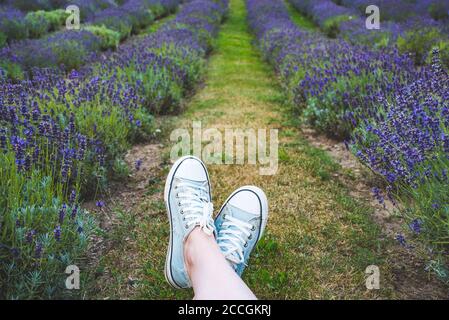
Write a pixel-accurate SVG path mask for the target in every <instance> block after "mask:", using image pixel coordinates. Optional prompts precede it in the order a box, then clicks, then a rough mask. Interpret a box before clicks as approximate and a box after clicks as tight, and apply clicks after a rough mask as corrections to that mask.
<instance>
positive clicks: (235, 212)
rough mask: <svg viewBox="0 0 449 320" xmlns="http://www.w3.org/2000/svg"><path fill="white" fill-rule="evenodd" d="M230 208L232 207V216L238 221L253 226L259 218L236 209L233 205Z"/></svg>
mask: <svg viewBox="0 0 449 320" xmlns="http://www.w3.org/2000/svg"><path fill="white" fill-rule="evenodd" d="M228 206H230V207H231V210H232V216H233V217H234V218H236V219H238V220H241V221H244V222H247V223H251V224H253V221H254V220H256V219H257V218H258V216H257V215H254V214H252V213H250V212H247V211H243V210H242V209H240V208H237V207H234V206H233V205H230V204H228Z"/></svg>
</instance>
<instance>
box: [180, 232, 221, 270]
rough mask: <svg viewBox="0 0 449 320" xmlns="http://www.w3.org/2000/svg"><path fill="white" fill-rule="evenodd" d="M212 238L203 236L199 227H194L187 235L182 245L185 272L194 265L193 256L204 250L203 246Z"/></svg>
mask: <svg viewBox="0 0 449 320" xmlns="http://www.w3.org/2000/svg"><path fill="white" fill-rule="evenodd" d="M213 237H214V236H213V235H212V236H209V235H207V234H205V233H204V232H203V231H201V229H200V228H199V227H196V228H195V229H193V230H192V232H191V233H190V234H189V236H188V237H187V239H186V240H185V243H184V261H185V264H186V267H187V271H188V270H190V269H191V268H192V267H193V265H194V263H195V256H196V255H197V254H198V252H199V251H201V250H202V248H204V246H205V244H206V243H208V242H209V241H210V239H212V238H213Z"/></svg>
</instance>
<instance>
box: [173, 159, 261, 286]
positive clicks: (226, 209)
mask: <svg viewBox="0 0 449 320" xmlns="http://www.w3.org/2000/svg"><path fill="white" fill-rule="evenodd" d="M164 200H165V204H166V206H167V213H168V218H169V221H170V241H169V246H168V252H167V259H166V263H165V277H166V279H167V281H168V282H169V283H170V284H171V285H172V286H173V287H175V288H180V289H181V288H189V287H191V283H190V279H189V276H188V274H187V270H186V265H185V261H184V241H185V240H186V239H187V237H188V236H189V234H190V233H191V232H192V230H193V229H195V228H196V227H199V228H200V229H201V230H203V231H204V232H205V233H206V234H208V235H212V234H213V235H214V236H215V240H216V241H217V244H218V246H219V248H220V250H221V252H222V253H223V255H224V257H225V258H226V259H227V261H228V262H229V263H230V265H231V266H232V267H233V268H234V270H235V271H236V272H237V274H238V275H240V276H241V274H242V273H243V270H244V269H245V267H246V265H247V261H248V259H249V256H250V254H251V251H252V250H253V249H254V247H255V246H256V244H257V242H258V241H259V240H260V238H261V237H262V234H263V232H264V229H265V226H266V224H267V219H268V202H267V197H266V196H265V194H264V192H263V191H262V190H261V189H259V188H257V187H254V186H245V187H241V188H239V189H237V190H236V191H234V192H233V193H232V194H231V195H230V196H229V197H228V199H227V200H226V202H225V203H224V204H223V206H222V207H221V209H220V211H219V213H218V215H217V217H216V218H215V221H214V219H213V205H212V194H211V186H210V181H209V174H208V172H207V169H206V166H205V165H204V163H203V162H202V161H201V160H200V159H198V158H196V157H194V156H185V157H182V158H180V159H179V160H177V161H176V162H175V164H174V165H173V167H172V168H171V170H170V172H169V174H168V177H167V180H166V184H165V191H164Z"/></svg>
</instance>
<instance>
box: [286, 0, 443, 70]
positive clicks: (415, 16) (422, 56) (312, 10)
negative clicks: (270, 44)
mask: <svg viewBox="0 0 449 320" xmlns="http://www.w3.org/2000/svg"><path fill="white" fill-rule="evenodd" d="M290 2H291V3H292V5H293V6H294V7H295V8H297V9H298V10H300V11H301V12H302V13H304V14H306V15H307V16H309V17H311V18H312V19H313V20H314V21H315V22H316V23H317V24H318V25H319V26H320V28H321V29H322V30H323V31H324V32H325V33H326V34H327V35H328V36H331V37H336V36H340V37H342V38H344V39H346V40H347V41H350V42H352V43H355V44H364V45H367V46H372V47H376V48H378V47H386V46H397V47H398V48H399V50H400V52H401V53H406V52H408V53H412V54H413V55H414V60H415V62H416V63H417V64H424V63H426V62H427V63H428V64H430V63H431V52H432V50H433V49H434V48H435V47H436V48H438V49H439V51H440V55H441V58H442V60H443V63H444V64H445V65H446V66H449V16H448V12H449V2H447V1H442V0H417V1H415V2H414V3H411V2H404V1H402V0H398V1H384V0H378V1H368V0H342V1H336V0H335V1H332V0H319V1H311V0H290ZM339 4H342V5H339ZM373 4H375V5H377V6H378V8H379V11H380V12H379V13H380V19H381V25H380V29H373V30H368V29H367V28H366V26H365V20H366V17H365V10H366V8H367V7H368V6H369V5H373ZM437 9H438V10H437ZM437 13H438V14H437Z"/></svg>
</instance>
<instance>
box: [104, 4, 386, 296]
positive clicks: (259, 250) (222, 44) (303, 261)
mask: <svg viewBox="0 0 449 320" xmlns="http://www.w3.org/2000/svg"><path fill="white" fill-rule="evenodd" d="M296 20H297V21H300V22H301V23H304V24H306V25H307V24H308V22H307V20H305V19H302V18H301V17H300V16H297V18H296ZM253 40H254V39H253V36H252V35H251V34H250V33H249V31H248V28H247V24H246V11H245V5H244V1H243V0H231V1H230V14H229V17H228V19H227V21H226V22H225V23H224V25H223V26H222V28H221V32H220V34H219V37H218V39H217V41H216V48H215V51H214V54H213V55H212V56H211V58H210V61H209V64H208V72H207V75H206V80H205V84H204V86H203V88H202V89H201V90H199V91H198V92H197V93H196V94H195V96H194V97H193V98H192V99H191V101H190V102H189V103H188V105H187V109H186V112H184V113H183V114H182V115H181V116H179V117H168V118H165V119H164V121H165V122H166V123H170V126H172V127H177V128H189V127H191V123H192V121H193V120H201V121H202V125H203V128H207V127H209V128H214V127H216V128H222V127H223V126H224V125H227V126H229V125H230V126H233V127H236V128H255V129H258V128H277V129H279V139H280V146H279V171H278V172H277V174H276V175H273V176H260V175H259V174H258V168H257V167H255V166H251V165H243V166H238V165H229V166H225V165H211V166H209V167H208V169H209V173H210V176H211V181H212V189H213V197H214V204H215V207H219V206H220V205H221V203H222V202H223V201H224V200H225V199H226V198H227V196H228V195H229V194H230V193H231V192H232V191H233V190H234V189H235V188H237V187H239V186H242V185H246V184H254V185H258V186H260V187H261V188H262V189H264V190H265V191H266V193H267V196H268V199H269V207H270V217H269V222H268V226H267V229H266V234H265V236H264V237H263V238H262V239H261V241H260V242H259V244H258V246H257V247H256V249H255V251H254V252H253V255H252V257H251V259H250V261H249V266H248V268H247V270H246V271H245V274H244V276H243V279H244V280H245V281H246V282H247V283H248V285H249V287H250V288H251V289H253V290H254V292H255V294H256V295H257V296H258V297H259V298H273V299H317V298H322V299H337V298H344V299H350V298H355V299H361V298H378V297H381V298H390V297H392V293H391V286H389V284H388V279H389V278H390V274H389V270H388V266H387V265H386V263H385V261H384V251H383V250H385V247H386V243H384V240H381V237H380V230H379V228H378V227H376V226H375V225H374V224H373V222H372V221H371V219H370V218H369V217H370V213H371V212H372V209H371V208H370V207H368V206H366V205H364V204H362V203H359V202H357V201H355V200H354V199H352V198H351V197H350V196H349V192H348V190H346V188H345V187H344V186H343V185H342V184H341V183H339V182H338V181H336V180H335V179H334V178H333V176H334V173H341V168H340V167H339V165H337V164H336V163H335V162H334V161H333V160H332V158H331V157H330V156H329V155H328V154H327V153H326V152H324V151H322V150H319V149H316V148H314V147H312V146H310V145H309V144H308V143H307V141H306V140H305V139H304V138H303V137H302V136H301V133H300V131H299V130H298V129H297V126H296V124H295V123H294V121H291V119H290V118H291V117H292V115H291V114H290V112H289V106H286V105H284V104H283V103H284V101H285V97H284V93H283V91H282V89H281V87H280V86H279V84H278V82H277V80H276V76H275V75H274V74H273V72H272V69H271V67H270V66H269V65H268V64H267V63H265V62H264V61H263V60H262V58H261V55H260V53H259V51H258V50H257V48H255V47H254V46H253V45H252V43H253ZM166 135H169V132H167V134H166ZM165 144H166V145H167V147H166V151H164V154H165V155H166V154H167V150H169V147H170V146H171V144H170V143H169V142H168V141H166V143H165ZM167 172H168V166H166V167H165V169H164V170H160V171H159V172H158V177H157V178H154V181H153V182H152V183H150V184H149V185H148V187H147V190H146V197H145V199H144V200H143V201H142V202H141V203H139V204H138V205H137V206H136V207H135V208H133V209H132V210H133V213H132V216H133V217H135V223H134V224H131V225H130V223H128V222H126V221H124V222H122V223H120V222H119V223H118V225H117V226H116V227H115V228H124V230H126V234H127V236H128V237H129V238H130V239H134V240H132V241H128V242H125V243H123V242H120V241H119V240H118V239H117V242H118V243H120V244H119V245H117V246H116V247H114V248H113V249H111V250H110V251H109V252H108V254H107V256H106V257H105V259H104V260H103V262H102V267H103V268H104V270H106V271H108V270H109V271H108V273H109V275H111V274H113V276H112V277H111V276H109V277H106V280H107V282H105V283H104V284H102V285H100V287H102V289H100V293H99V294H98V297H105V296H106V297H110V298H120V297H121V298H124V297H125V298H138V299H177V298H184V299H189V298H191V297H192V296H193V293H192V291H191V290H181V291H180V290H175V289H172V288H171V287H170V286H169V285H168V284H167V283H166V281H165V279H164V275H163V270H164V262H165V254H166V246H167V243H168V236H169V225H168V221H167V217H166V213H165V208H164V207H163V203H162V199H163V198H162V190H163V184H164V181H165V176H166V174H167ZM121 236H123V235H121ZM370 264H376V265H378V266H379V267H380V270H381V272H382V287H381V290H378V291H367V290H366V288H365V284H364V277H365V273H364V272H365V268H366V267H367V266H368V265H370ZM128 277H131V278H133V279H137V280H136V281H135V282H133V285H132V286H130V285H129V284H126V279H127V278H128ZM111 282H112V283H111Z"/></svg>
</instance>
